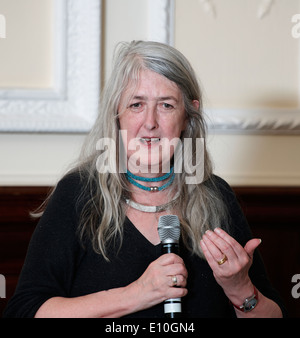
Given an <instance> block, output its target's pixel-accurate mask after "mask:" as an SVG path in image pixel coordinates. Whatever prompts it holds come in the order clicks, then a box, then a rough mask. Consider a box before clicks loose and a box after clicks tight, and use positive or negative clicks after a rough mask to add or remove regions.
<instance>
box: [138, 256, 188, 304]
mask: <svg viewBox="0 0 300 338" xmlns="http://www.w3.org/2000/svg"><path fill="white" fill-rule="evenodd" d="M187 276H188V273H187V270H186V267H185V265H184V262H183V259H182V258H181V257H179V256H177V255H175V254H165V255H162V256H160V257H159V258H158V259H157V260H155V261H153V262H152V263H151V264H150V265H149V266H148V268H147V269H146V271H145V272H144V273H143V275H142V276H141V277H140V278H139V279H138V280H136V281H135V282H134V283H133V284H132V285H133V286H135V287H136V292H137V293H136V295H137V297H140V299H141V302H140V307H141V309H146V308H149V307H151V306H153V305H156V304H159V303H161V302H163V301H164V300H166V299H169V298H181V297H184V296H185V295H186V294H187V289H186V288H185V286H186V282H187ZM173 277H176V281H177V282H176V285H175V283H174V278H173ZM174 286H178V287H174Z"/></svg>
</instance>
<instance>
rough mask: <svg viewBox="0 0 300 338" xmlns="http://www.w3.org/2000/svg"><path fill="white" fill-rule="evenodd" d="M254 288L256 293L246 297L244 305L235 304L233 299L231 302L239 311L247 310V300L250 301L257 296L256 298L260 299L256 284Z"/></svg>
mask: <svg viewBox="0 0 300 338" xmlns="http://www.w3.org/2000/svg"><path fill="white" fill-rule="evenodd" d="M253 288H254V293H253V295H252V296H250V297H247V298H246V299H245V301H244V303H243V305H241V306H238V305H235V304H233V303H232V302H231V301H230V303H231V304H232V305H233V306H234V307H235V308H236V309H238V310H239V311H242V312H245V305H244V304H245V302H247V301H249V300H251V299H254V298H255V299H256V300H258V291H257V289H256V287H255V286H253Z"/></svg>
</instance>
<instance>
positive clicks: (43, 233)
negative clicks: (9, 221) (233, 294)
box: [4, 174, 284, 318]
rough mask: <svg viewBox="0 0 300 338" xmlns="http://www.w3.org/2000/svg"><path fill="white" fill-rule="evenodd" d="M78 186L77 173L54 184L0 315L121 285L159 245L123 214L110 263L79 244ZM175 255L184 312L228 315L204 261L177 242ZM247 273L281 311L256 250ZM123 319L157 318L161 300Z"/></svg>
mask: <svg viewBox="0 0 300 338" xmlns="http://www.w3.org/2000/svg"><path fill="white" fill-rule="evenodd" d="M215 178H216V182H217V184H218V186H219V189H220V190H221V192H222V195H223V197H224V199H225V201H226V203H227V205H228V208H229V212H230V215H231V218H232V233H231V235H232V236H233V237H234V238H236V240H237V241H238V242H240V243H241V244H242V245H243V246H244V245H245V243H246V242H247V241H248V240H249V239H250V238H251V232H250V229H249V227H248V225H247V222H246V220H245V217H244V215H243V213H242V212H241V209H240V207H239V204H238V202H237V200H236V198H235V195H234V193H233V191H232V190H231V188H230V187H229V186H228V184H227V183H226V182H224V181H223V180H222V179H220V178H218V177H215ZM81 188H82V182H81V181H80V179H79V175H77V174H71V175H68V176H66V177H65V178H63V179H62V180H61V181H60V182H59V184H58V186H57V188H56V190H55V192H54V194H53V196H52V197H51V199H50V201H49V204H48V206H47V208H46V211H45V213H44V215H43V216H42V218H41V220H40V221H39V224H38V226H37V228H36V229H35V231H34V234H33V236H32V239H31V242H30V245H29V248H28V252H27V256H26V260H25V263H24V266H23V269H22V272H21V275H20V278H19V282H18V285H17V288H16V291H15V294H14V296H13V297H12V298H11V299H10V300H9V303H8V305H7V308H6V310H5V312H4V317H33V316H34V315H35V313H36V312H37V310H38V309H39V307H40V306H41V305H42V304H43V303H44V302H45V301H47V300H48V299H50V298H52V297H57V296H60V297H77V296H82V295H86V294H90V293H94V292H98V291H101V290H108V289H112V288H117V287H122V286H126V285H128V284H130V283H131V282H133V281H135V280H137V279H138V278H139V277H140V276H141V275H142V274H143V272H144V271H145V270H146V268H147V267H148V265H149V264H150V263H151V262H152V261H154V260H156V259H157V258H158V257H159V256H160V255H161V245H160V244H159V245H156V246H155V245H153V244H152V243H150V242H149V241H148V240H147V239H146V238H145V237H144V236H143V235H142V234H141V233H140V232H139V231H138V230H137V229H136V228H135V226H134V225H133V224H132V223H131V222H130V220H129V219H128V218H126V221H125V223H124V240H123V244H122V247H121V249H120V251H119V253H118V254H117V251H116V250H115V249H114V248H113V247H111V248H110V251H109V252H110V254H109V257H110V262H107V261H106V260H105V259H104V258H103V257H102V256H101V255H99V254H97V253H95V252H94V251H93V248H92V246H91V243H88V244H87V245H86V246H84V247H83V246H82V243H80V241H79V239H78V236H77V232H76V230H77V227H78V219H79V215H80V209H81V207H80V206H78V204H77V200H78V196H79V194H80V191H81ZM181 256H182V257H183V259H184V262H185V264H186V268H187V270H188V284H187V289H188V291H189V292H188V294H187V296H186V297H184V298H183V299H182V302H183V304H182V309H183V313H184V316H185V317H192V318H196V317H234V316H235V312H234V310H233V307H232V306H231V305H230V304H229V301H228V299H227V297H226V296H225V294H224V292H223V290H222V288H221V287H220V286H219V285H218V284H217V282H216V281H215V278H214V276H213V273H212V270H211V268H210V267H209V265H208V263H207V262H206V261H205V260H203V259H201V258H199V257H197V256H195V255H191V254H190V253H189V252H188V251H187V250H186V249H185V248H184V247H183V244H182V243H181ZM249 274H250V278H251V280H252V282H253V284H254V285H255V286H256V287H257V289H258V290H260V292H261V293H262V294H264V295H265V296H266V297H268V298H270V299H273V300H274V301H275V302H276V303H277V304H278V305H279V306H280V307H281V308H282V310H283V311H284V307H283V305H282V303H281V300H280V298H279V297H278V294H277V292H276V291H275V290H274V289H273V288H272V287H271V285H270V282H269V280H268V278H267V276H266V272H265V269H264V266H263V263H262V260H261V258H260V256H259V253H258V251H257V250H256V252H255V254H254V260H253V265H252V267H251V268H250V271H249ZM99 306H101V304H99ZM128 317H152V318H154V317H163V304H158V305H156V306H154V307H152V308H149V309H147V310H143V311H140V312H137V313H133V314H130V315H129V316H128Z"/></svg>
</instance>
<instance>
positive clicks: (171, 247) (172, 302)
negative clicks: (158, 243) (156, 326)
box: [162, 243, 182, 318]
mask: <svg viewBox="0 0 300 338" xmlns="http://www.w3.org/2000/svg"><path fill="white" fill-rule="evenodd" d="M162 253H163V254H167V253H174V254H176V255H178V254H179V244H178V243H163V244H162ZM164 307H165V318H181V317H182V314H181V298H172V299H167V300H166V301H165V305H164ZM168 307H171V308H174V309H176V311H175V312H174V311H171V312H169V311H168V310H167V312H166V309H167V308H168Z"/></svg>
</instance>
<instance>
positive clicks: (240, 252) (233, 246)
mask: <svg viewBox="0 0 300 338" xmlns="http://www.w3.org/2000/svg"><path fill="white" fill-rule="evenodd" d="M213 233H214V234H216V235H217V236H219V237H220V238H222V239H223V240H224V241H225V242H226V243H228V245H230V247H231V249H232V250H233V251H234V253H235V255H236V257H237V258H239V257H242V256H243V255H245V252H244V248H243V247H242V246H241V245H240V243H239V242H237V241H236V240H235V239H234V238H233V237H231V236H230V235H229V234H228V233H227V232H226V231H224V230H222V229H221V228H216V229H215V230H214V232H213Z"/></svg>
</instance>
